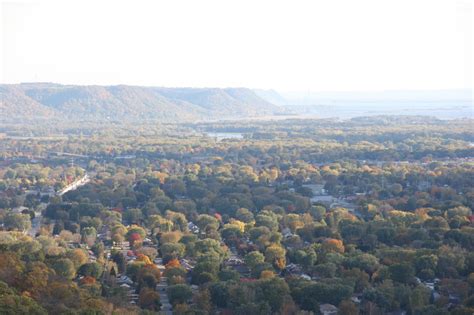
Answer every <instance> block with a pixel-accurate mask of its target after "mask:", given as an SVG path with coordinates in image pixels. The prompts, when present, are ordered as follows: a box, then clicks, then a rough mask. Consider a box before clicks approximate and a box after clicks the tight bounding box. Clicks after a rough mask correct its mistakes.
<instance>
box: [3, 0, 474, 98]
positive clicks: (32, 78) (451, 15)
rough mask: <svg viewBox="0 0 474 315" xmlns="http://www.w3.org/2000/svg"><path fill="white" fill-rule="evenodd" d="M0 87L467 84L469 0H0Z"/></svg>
mask: <svg viewBox="0 0 474 315" xmlns="http://www.w3.org/2000/svg"><path fill="white" fill-rule="evenodd" d="M0 2H1V12H0V13H1V14H0V17H1V25H0V27H1V32H0V34H1V38H0V46H1V49H0V54H1V55H0V57H1V61H2V62H1V63H0V67H1V69H0V82H2V83H19V82H38V81H41V82H56V83H63V84H86V85H89V84H99V85H112V84H129V85H147V86H169V87H176V86H186V87H250V88H263V89H276V90H281V91H295V90H296V91H383V90H438V89H470V88H472V87H473V79H472V74H473V62H472V59H473V57H472V56H473V51H472V45H473V21H472V15H473V14H472V12H473V1H471V0H397V1H393V0H390V1H388V0H387V1H386V0H358V1H353V0H348V1H342V0H331V1H329V0H321V1H318V0H308V1H305V0H288V1H278V0H268V1H267V0H252V1H248V0H232V1H231V0H199V1H196V0H172V1H171V0H169V1H161V0H150V1H145V0H134V1H131V0H130V1H120V0H114V1H107V0H96V1H89V0H79V1H76V0H59V1H54V0H19V1H16V0H11V1H9V0H0Z"/></svg>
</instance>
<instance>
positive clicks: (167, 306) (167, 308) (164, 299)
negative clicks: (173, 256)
mask: <svg viewBox="0 0 474 315" xmlns="http://www.w3.org/2000/svg"><path fill="white" fill-rule="evenodd" d="M156 266H157V267H158V269H160V272H161V274H162V275H163V273H164V272H165V269H166V268H165V266H163V261H162V260H161V258H158V261H157V263H156ZM167 289H168V279H167V278H166V277H163V276H161V278H160V283H158V284H157V285H156V290H157V291H158V292H159V293H160V302H161V311H160V314H164V315H173V311H172V305H171V303H170V301H169V298H168V293H167V292H166V290H167Z"/></svg>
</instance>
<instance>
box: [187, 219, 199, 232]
mask: <svg viewBox="0 0 474 315" xmlns="http://www.w3.org/2000/svg"><path fill="white" fill-rule="evenodd" d="M188 229H189V230H190V231H191V232H192V233H194V234H199V227H198V226H197V225H196V224H194V223H193V222H188Z"/></svg>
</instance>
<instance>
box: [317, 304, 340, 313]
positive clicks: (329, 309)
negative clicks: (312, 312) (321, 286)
mask: <svg viewBox="0 0 474 315" xmlns="http://www.w3.org/2000/svg"><path fill="white" fill-rule="evenodd" d="M319 312H320V313H321V314H323V315H336V314H337V312H338V308H337V307H335V306H334V305H332V304H321V305H319Z"/></svg>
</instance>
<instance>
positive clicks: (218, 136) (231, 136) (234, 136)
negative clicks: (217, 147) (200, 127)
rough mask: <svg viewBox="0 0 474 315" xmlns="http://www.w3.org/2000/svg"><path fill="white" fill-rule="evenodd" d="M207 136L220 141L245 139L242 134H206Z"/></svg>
mask: <svg viewBox="0 0 474 315" xmlns="http://www.w3.org/2000/svg"><path fill="white" fill-rule="evenodd" d="M206 135H207V136H208V137H211V138H216V139H217V140H218V141H221V140H224V139H243V138H244V135H243V134H242V133H240V132H206Z"/></svg>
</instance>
